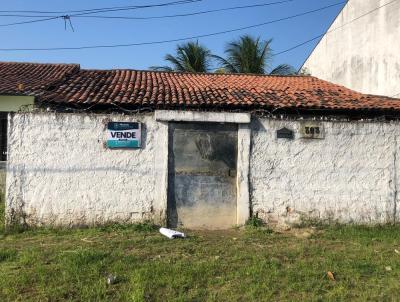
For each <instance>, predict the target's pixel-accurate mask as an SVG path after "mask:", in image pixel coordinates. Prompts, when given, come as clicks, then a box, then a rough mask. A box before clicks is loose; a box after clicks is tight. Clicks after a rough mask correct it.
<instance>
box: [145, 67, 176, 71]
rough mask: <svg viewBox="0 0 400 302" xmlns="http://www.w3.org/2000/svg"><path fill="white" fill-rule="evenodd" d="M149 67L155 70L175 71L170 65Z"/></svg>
mask: <svg viewBox="0 0 400 302" xmlns="http://www.w3.org/2000/svg"><path fill="white" fill-rule="evenodd" d="M149 69H150V70H154V71H173V69H172V68H171V67H169V66H150V67H149Z"/></svg>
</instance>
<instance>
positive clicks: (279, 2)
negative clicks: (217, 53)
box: [73, 0, 295, 20]
mask: <svg viewBox="0 0 400 302" xmlns="http://www.w3.org/2000/svg"><path fill="white" fill-rule="evenodd" d="M293 1H295V0H285V1H276V2H268V3H260V4H253V5H243V6H233V7H227V8H219V9H211V10H204V11H198V12H193V13H186V14H174V15H163V16H148V17H128V16H73V17H83V18H97V19H124V20H151V19H166V18H177V17H189V16H197V15H204V14H210V13H216V12H224V11H231V10H240V9H247V8H256V7H265V6H272V5H278V4H285V3H289V2H293Z"/></svg>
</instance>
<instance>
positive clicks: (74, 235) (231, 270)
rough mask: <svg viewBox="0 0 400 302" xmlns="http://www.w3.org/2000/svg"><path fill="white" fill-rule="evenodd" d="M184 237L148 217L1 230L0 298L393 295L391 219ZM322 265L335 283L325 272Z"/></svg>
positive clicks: (395, 257) (396, 233)
mask: <svg viewBox="0 0 400 302" xmlns="http://www.w3.org/2000/svg"><path fill="white" fill-rule="evenodd" d="M251 225H252V224H251ZM301 232H302V231H300V232H298V233H300V234H301ZM296 234H297V233H296ZM188 235H189V237H188V238H186V239H182V240H178V239H177V240H169V239H167V238H165V237H163V236H161V235H160V234H159V233H158V232H157V231H156V230H154V228H153V226H151V224H149V223H145V224H141V225H135V226H120V225H109V226H105V227H99V228H88V229H73V230H65V229H58V230H57V229H56V230H51V229H37V230H27V231H24V232H22V233H17V232H15V233H8V234H4V233H3V234H2V235H1V236H0V301H367V300H369V301H396V300H398V299H399V298H398V297H399V296H400V283H399V282H400V281H399V280H400V254H398V253H396V252H395V250H399V251H400V227H397V226H387V227H350V226H348V227H343V226H342V227H340V226H336V227H332V228H324V229H322V230H319V231H317V232H316V233H314V234H312V235H311V236H306V237H301V236H295V235H294V234H293V233H285V234H278V233H273V232H271V231H269V230H267V229H265V228H256V227H254V226H252V227H250V228H247V229H234V230H229V231H215V232H204V231H202V232H188ZM388 266H390V267H391V270H390V271H389V270H387V269H386V267H388ZM328 271H332V272H334V273H335V276H336V281H331V280H329V279H328V278H327V277H326V273H327V272H328ZM109 274H112V275H116V276H117V279H116V283H115V284H112V285H108V284H107V282H106V278H107V276H108V275H109Z"/></svg>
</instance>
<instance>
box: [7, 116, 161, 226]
mask: <svg viewBox="0 0 400 302" xmlns="http://www.w3.org/2000/svg"><path fill="white" fill-rule="evenodd" d="M111 120H113V121H134V122H143V123H145V129H144V130H143V139H142V143H143V146H144V147H143V148H142V149H137V150H109V149H107V148H106V147H105V146H104V143H105V140H106V131H105V129H106V124H107V122H108V121H111ZM167 134H168V132H167V130H166V129H165V125H163V124H161V123H157V122H155V120H154V118H153V114H150V115H140V116H139V115H138V116H123V115H116V116H112V115H76V114H54V113H26V114H23V113H21V114H14V115H12V116H11V119H10V122H9V142H8V143H9V161H8V167H7V169H8V175H7V184H6V187H7V188H6V189H7V215H11V211H12V209H13V210H14V211H17V212H21V211H22V212H23V213H24V215H26V218H25V219H26V222H27V223H28V224H36V225H40V224H48V225H77V224H78V225H79V224H93V223H105V222H110V221H119V222H134V221H139V220H143V219H146V218H147V217H149V218H150V215H151V211H152V207H153V206H154V201H155V198H156V195H157V192H159V190H157V187H158V186H159V185H160V184H157V183H156V181H157V178H156V174H157V173H156V169H158V168H161V167H162V160H159V161H157V162H156V161H155V155H156V153H157V152H163V151H164V150H158V148H157V144H158V141H159V140H158V135H163V136H165V135H167ZM160 165H161V167H160ZM161 177H162V176H161ZM155 206H156V208H157V206H158V205H157V204H155ZM9 217H10V216H9Z"/></svg>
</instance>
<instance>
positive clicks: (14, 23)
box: [0, 16, 62, 27]
mask: <svg viewBox="0 0 400 302" xmlns="http://www.w3.org/2000/svg"><path fill="white" fill-rule="evenodd" d="M60 18H62V17H61V16H56V17H48V18H43V19H36V20H29V21H21V22H13V23H6V24H0V27H7V26H13V25H22V24H30V23H37V22H45V21H50V20H55V19H60Z"/></svg>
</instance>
